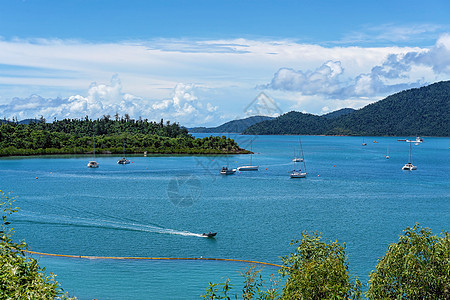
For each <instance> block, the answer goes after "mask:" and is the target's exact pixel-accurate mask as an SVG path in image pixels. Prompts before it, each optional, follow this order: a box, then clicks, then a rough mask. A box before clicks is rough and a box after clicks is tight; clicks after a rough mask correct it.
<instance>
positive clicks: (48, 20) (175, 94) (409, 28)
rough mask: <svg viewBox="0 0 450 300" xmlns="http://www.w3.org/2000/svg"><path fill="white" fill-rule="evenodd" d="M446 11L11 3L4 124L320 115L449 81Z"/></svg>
mask: <svg viewBox="0 0 450 300" xmlns="http://www.w3.org/2000/svg"><path fill="white" fill-rule="evenodd" d="M449 12H450V2H449V1H416V0H412V1H211V0H209V1H170V0H166V1H114V0H109V1H103V0H102V1H99V0H96V1H70V0H68V1H45V0H41V1H36V0H35V1H29V0H28V1H27V0H24V1H15V0H6V1H3V2H2V3H1V4H0V116H1V117H7V118H12V117H13V116H16V117H18V118H19V119H22V118H30V117H38V116H40V115H43V116H44V117H46V118H47V119H53V118H55V117H56V118H57V119H61V118H65V117H70V118H76V117H84V116H85V115H89V116H90V117H93V118H96V117H101V116H102V115H104V114H114V113H115V112H116V111H117V112H119V113H120V114H125V113H128V114H130V115H131V116H133V117H135V118H137V117H139V116H142V117H145V118H148V119H153V120H158V119H160V118H165V119H168V120H171V121H178V122H180V123H181V124H183V125H186V126H196V125H208V126H209V125H218V124H220V123H222V122H224V121H228V120H231V119H235V118H240V117H245V116H246V115H248V114H249V112H248V111H245V109H246V107H247V106H248V104H249V103H251V102H252V101H253V100H254V99H255V97H256V96H257V95H258V94H259V93H261V92H264V93H265V94H266V95H268V96H270V97H271V98H272V99H273V100H274V102H275V103H276V105H277V106H278V108H279V109H277V110H276V111H275V110H273V111H267V112H266V113H267V114H276V113H279V112H280V111H281V112H287V111H290V110H298V111H303V112H309V113H314V114H323V113H327V112H330V111H333V110H336V109H340V108H344V107H353V108H360V107H363V106H364V105H367V104H369V103H371V102H374V101H377V100H380V99H382V98H384V97H386V96H387V95H389V94H392V93H395V92H398V91H400V90H403V89H407V88H412V87H418V86H423V85H426V84H429V83H433V82H436V81H440V80H448V79H450V78H449V77H450V21H449V19H450V18H449V17H448V13H449Z"/></svg>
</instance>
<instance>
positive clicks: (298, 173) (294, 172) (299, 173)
mask: <svg viewBox="0 0 450 300" xmlns="http://www.w3.org/2000/svg"><path fill="white" fill-rule="evenodd" d="M298 142H299V144H300V151H299V157H298V158H294V159H293V160H292V161H293V162H294V170H292V171H291V172H290V175H289V176H290V177H291V178H305V177H306V163H305V158H304V156H303V147H302V141H301V140H300V137H298ZM296 162H302V163H303V169H304V170H305V172H302V170H300V169H299V170H296V169H295V166H296Z"/></svg>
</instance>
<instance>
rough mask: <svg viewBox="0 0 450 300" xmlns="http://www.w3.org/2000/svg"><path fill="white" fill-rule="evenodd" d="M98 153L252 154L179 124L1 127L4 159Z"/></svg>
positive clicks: (106, 121) (79, 122)
mask: <svg viewBox="0 0 450 300" xmlns="http://www.w3.org/2000/svg"><path fill="white" fill-rule="evenodd" d="M93 139H95V146H96V153H104V154H110V153H117V154H123V147H124V145H125V152H126V153H143V152H144V151H147V152H148V153H186V154H222V153H249V152H248V151H247V150H244V149H241V148H240V147H239V146H238V145H237V144H236V142H235V141H234V140H232V139H229V138H226V137H224V136H223V137H206V138H203V139H199V138H197V139H196V138H194V137H193V136H192V135H190V134H189V133H188V131H187V129H186V128H184V127H181V126H179V124H178V123H172V124H171V123H170V122H169V121H167V122H165V123H164V121H163V120H161V122H151V121H148V120H133V119H130V118H119V119H117V120H112V119H110V118H109V117H107V116H106V117H103V118H101V119H97V120H90V119H88V118H87V117H86V118H85V119H65V120H61V121H54V122H52V123H45V122H43V121H38V122H30V123H29V124H20V123H16V122H8V123H5V124H2V125H0V156H8V155H35V154H83V153H90V152H92V151H93Z"/></svg>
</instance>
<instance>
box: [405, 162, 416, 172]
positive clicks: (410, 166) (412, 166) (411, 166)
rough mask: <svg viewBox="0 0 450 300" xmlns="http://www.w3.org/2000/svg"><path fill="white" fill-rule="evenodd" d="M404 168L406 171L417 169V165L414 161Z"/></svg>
mask: <svg viewBox="0 0 450 300" xmlns="http://www.w3.org/2000/svg"><path fill="white" fill-rule="evenodd" d="M402 170H406V171H412V170H417V166H414V165H413V164H412V163H407V164H405V165H404V166H403V168H402Z"/></svg>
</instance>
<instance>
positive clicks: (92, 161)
mask: <svg viewBox="0 0 450 300" xmlns="http://www.w3.org/2000/svg"><path fill="white" fill-rule="evenodd" d="M92 145H93V149H94V150H93V152H92V154H93V160H91V161H90V162H88V164H87V167H88V168H98V166H99V164H98V162H96V161H95V138H94V136H92Z"/></svg>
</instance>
